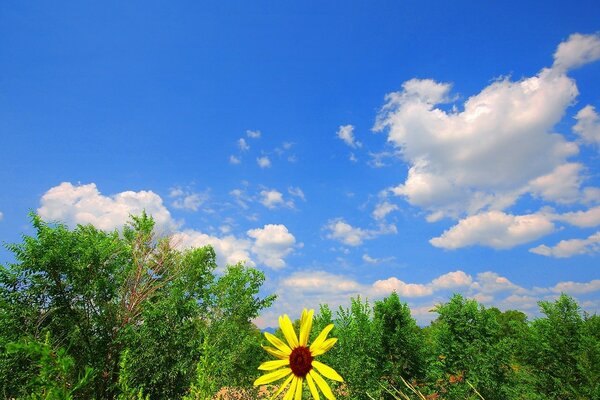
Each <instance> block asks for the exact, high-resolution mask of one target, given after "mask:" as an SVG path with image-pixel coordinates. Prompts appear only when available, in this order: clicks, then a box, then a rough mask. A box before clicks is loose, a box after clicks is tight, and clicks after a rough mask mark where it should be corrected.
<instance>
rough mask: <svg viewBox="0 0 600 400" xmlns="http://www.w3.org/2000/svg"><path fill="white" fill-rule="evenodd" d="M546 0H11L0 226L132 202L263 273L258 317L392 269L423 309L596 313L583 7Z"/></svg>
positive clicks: (116, 217) (5, 14) (593, 62)
mask: <svg viewBox="0 0 600 400" xmlns="http://www.w3.org/2000/svg"><path fill="white" fill-rule="evenodd" d="M551 3H552V4H550V3H548V4H541V3H539V2H533V1H519V2H502V3H494V4H484V3H482V2H474V1H456V2H451V4H450V2H442V1H439V2H438V1H436V2H409V1H381V2H368V3H367V2H354V1H350V2H223V1H219V2H216V1H215V2H177V3H176V4H175V3H173V2H156V1H146V2H129V3H128V4H122V2H103V3H102V4H100V3H98V4H90V3H87V4H84V3H81V2H61V4H58V5H57V4H51V3H47V2H46V3H44V2H17V1H4V2H2V3H1V4H0V182H1V185H2V190H0V213H1V214H0V239H1V240H2V241H4V242H9V243H10V242H16V241H19V240H20V237H21V235H22V234H23V233H25V234H28V233H31V228H30V227H29V223H28V217H27V212H28V211H29V210H35V211H37V212H39V213H40V214H41V215H42V216H43V217H44V218H46V219H49V220H60V221H63V222H65V223H67V224H69V225H70V226H74V225H75V224H77V223H94V224H95V225H97V226H99V227H100V228H102V229H114V228H117V227H119V226H122V224H123V223H124V222H125V221H126V219H127V215H128V214H129V213H137V212H139V211H140V210H142V209H146V210H148V211H149V212H151V213H153V215H154V216H155V218H156V219H157V221H158V226H159V228H160V230H161V232H162V233H164V234H171V235H173V240H174V241H175V242H176V244H177V245H178V246H181V247H189V246H198V245H204V244H212V245H213V246H215V248H216V250H217V253H218V259H219V262H220V263H221V264H222V265H224V264H225V263H227V262H230V263H232V262H237V261H241V260H245V261H246V262H247V263H248V264H249V265H253V266H256V267H257V268H259V269H261V270H262V271H264V272H265V274H266V276H267V281H266V284H265V287H264V292H265V293H272V292H275V293H277V294H278V295H279V300H278V301H277V302H276V304H275V305H274V306H273V307H272V309H270V310H268V311H267V312H265V313H264V315H263V316H262V317H261V318H260V319H259V320H257V323H258V324H259V325H260V326H268V325H274V321H275V318H276V316H277V315H278V314H280V313H282V312H287V313H290V314H292V315H297V314H298V313H299V311H300V310H301V308H302V307H315V306H317V305H318V304H319V303H320V302H327V303H330V304H331V305H333V306H337V305H340V304H341V305H345V304H347V303H348V299H349V297H350V296H355V295H357V294H360V295H361V296H364V297H368V298H369V299H371V300H377V299H380V298H382V297H384V296H385V295H387V294H389V293H390V292H391V291H392V290H396V291H397V292H398V293H399V295H400V297H401V298H402V299H403V300H405V301H407V302H408V303H409V305H410V306H411V307H412V309H413V313H414V315H415V317H416V318H417V319H418V321H419V322H420V323H423V324H425V323H427V322H428V321H429V320H431V319H432V318H434V317H435V314H432V313H430V312H428V310H430V309H431V307H432V306H433V305H434V304H436V303H439V302H443V301H446V300H447V299H448V298H449V296H450V295H451V293H453V292H461V293H464V294H465V295H467V296H469V297H473V298H476V299H478V300H479V301H481V302H482V303H483V304H486V305H489V306H491V305H494V306H498V307H500V308H501V309H509V308H516V309H521V310H523V311H526V312H528V313H529V314H530V315H532V316H534V315H536V310H537V305H536V301H538V300H543V299H553V298H555V297H556V296H557V295H558V294H559V293H560V292H561V291H564V292H566V293H568V294H571V295H572V296H574V297H576V298H577V299H578V300H579V302H580V304H581V305H582V306H583V308H584V309H585V310H587V311H589V312H598V311H600V272H599V270H598V265H599V263H598V261H599V257H600V255H599V253H600V228H599V226H600V176H599V174H600V162H599V159H600V117H599V116H598V113H599V112H600V79H599V77H600V61H598V60H599V59H600V36H599V33H598V32H599V31H600V24H599V23H598V21H600V6H599V5H598V4H597V2H595V1H573V2H569V3H568V4H567V2H551ZM10 259H11V256H10V254H9V253H8V252H7V251H6V250H5V249H3V250H1V251H0V262H6V261H8V260H10Z"/></svg>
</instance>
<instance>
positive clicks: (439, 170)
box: [374, 34, 600, 248]
mask: <svg viewBox="0 0 600 400" xmlns="http://www.w3.org/2000/svg"><path fill="white" fill-rule="evenodd" d="M599 58H600V37H599V36H598V35H580V34H575V35H571V37H570V38H569V40H568V41H566V42H564V43H561V44H560V45H559V47H558V49H557V51H556V53H555V62H554V65H553V67H552V68H545V69H542V70H541V71H540V72H539V73H538V74H537V75H535V76H532V77H529V78H524V79H521V80H519V81H512V80H510V79H509V78H502V79H498V80H496V81H495V82H493V83H491V84H490V85H489V86H487V87H485V88H484V89H483V90H481V91H480V92H479V93H477V94H475V95H474V96H472V97H470V98H468V99H467V100H466V101H465V102H464V105H463V107H462V109H459V108H457V107H456V106H455V107H453V108H452V110H449V111H448V110H447V108H445V107H444V108H442V107H439V105H440V104H443V103H448V102H452V101H454V99H453V98H452V96H451V95H450V89H451V85H450V84H447V83H439V82H435V81H433V80H431V79H424V80H420V79H412V80H409V81H406V82H404V84H403V85H402V90H400V91H398V92H393V93H390V94H388V95H387V96H386V103H385V105H384V106H383V108H382V110H381V111H380V113H379V114H378V116H377V121H376V124H375V126H374V130H375V131H385V132H386V133H387V139H388V142H389V143H391V144H392V145H393V146H394V147H395V148H396V149H398V154H399V156H400V158H402V160H403V161H405V162H406V163H407V164H408V165H409V171H408V175H407V178H406V179H405V181H404V182H403V183H401V184H400V185H397V186H395V187H392V188H390V189H389V192H390V193H392V194H395V195H397V196H402V197H404V198H405V199H406V200H407V201H408V202H409V203H410V204H412V205H414V206H417V207H420V208H422V209H424V210H426V211H428V212H429V216H428V218H427V219H428V221H437V220H439V219H441V218H444V217H451V218H464V217H465V216H466V217H467V219H463V220H462V221H460V222H459V224H458V225H457V226H456V227H454V228H452V229H451V230H450V231H448V232H446V233H445V234H444V235H442V237H441V238H435V239H433V240H432V243H435V244H438V245H440V246H442V247H447V248H456V247H461V246H463V245H464V244H463V243H470V244H480V245H486V246H487V245H491V246H492V247H496V248H506V247H511V246H513V245H515V244H519V243H524V242H526V241H529V240H533V239H534V238H537V237H539V235H541V234H544V233H548V232H551V231H552V226H551V224H549V223H547V222H544V221H543V219H541V218H540V217H532V216H531V215H529V216H522V218H521V217H519V216H507V215H501V214H490V213H489V212H492V211H502V210H505V209H507V208H508V207H511V206H512V205H514V204H515V203H516V202H517V200H518V199H519V198H520V197H521V196H523V195H527V194H531V195H534V196H537V197H540V198H542V199H543V200H545V201H551V202H555V203H561V204H565V203H577V202H582V203H583V202H586V201H593V199H595V198H597V197H598V196H597V195H598V193H597V191H598V190H597V188H590V187H586V188H582V185H583V183H584V181H585V177H584V176H583V173H584V172H585V167H584V166H583V165H582V164H580V163H574V162H570V161H569V158H570V157H572V156H574V155H576V154H578V151H579V148H578V145H577V144H576V143H574V142H569V141H567V140H566V139H565V137H564V136H563V135H560V134H558V133H556V132H555V131H554V128H555V126H556V125H557V124H558V123H559V122H560V121H561V120H562V118H563V116H564V115H565V112H566V110H567V108H568V107H569V106H570V105H572V104H573V102H574V100H575V98H576V97H577V95H578V89H577V86H576V84H575V81H574V80H573V79H571V78H570V77H568V76H567V75H566V73H567V71H568V70H569V69H571V68H574V67H577V66H580V65H583V64H585V63H588V62H592V61H595V60H597V59H599ZM577 120H578V123H577V125H576V128H574V129H575V131H576V132H578V133H579V134H580V135H581V136H582V137H585V138H586V139H585V140H586V141H587V142H591V141H595V140H596V137H599V136H598V134H597V130H598V126H599V125H600V124H599V123H598V116H597V114H596V113H595V111H594V110H593V108H592V107H591V106H588V107H586V108H584V109H583V110H581V111H580V113H579V114H578V117H577ZM540 154H543V155H544V156H543V157H540V156H539V155H540ZM471 217H475V218H474V219H470V218H471ZM494 220H495V221H494ZM500 220H502V221H504V222H502V221H500ZM511 220H512V221H511ZM529 223H531V224H530V225H528V226H527V227H525V225H526V224H529ZM482 224H483V225H485V226H487V227H489V228H492V227H494V226H495V227H496V228H497V231H496V232H497V233H498V234H499V235H500V236H499V237H496V238H494V237H492V236H493V234H494V232H492V231H491V230H490V229H483V227H482V226H480V227H479V228H481V229H483V233H484V234H485V237H484V238H483V239H482V240H478V239H476V238H475V237H472V235H469V234H468V232H467V229H466V228H469V229H468V230H469V231H470V230H472V229H473V228H475V227H476V226H475V225H482ZM468 225H469V226H468ZM514 229H517V232H513V230H514ZM463 236H464V237H463Z"/></svg>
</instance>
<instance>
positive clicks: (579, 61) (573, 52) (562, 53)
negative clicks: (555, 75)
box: [553, 33, 600, 71]
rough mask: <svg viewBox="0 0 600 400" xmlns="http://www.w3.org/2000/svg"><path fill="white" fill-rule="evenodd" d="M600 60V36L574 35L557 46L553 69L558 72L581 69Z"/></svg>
mask: <svg viewBox="0 0 600 400" xmlns="http://www.w3.org/2000/svg"><path fill="white" fill-rule="evenodd" d="M598 59H600V35H598V34H594V35H582V34H580V33H574V34H572V35H571V36H569V39H567V41H566V42H562V43H561V44H559V45H558V49H557V50H556V53H554V66H553V68H555V69H557V70H559V71H566V70H569V69H573V68H577V67H581V66H582V65H585V64H588V63H590V62H593V61H596V60H598Z"/></svg>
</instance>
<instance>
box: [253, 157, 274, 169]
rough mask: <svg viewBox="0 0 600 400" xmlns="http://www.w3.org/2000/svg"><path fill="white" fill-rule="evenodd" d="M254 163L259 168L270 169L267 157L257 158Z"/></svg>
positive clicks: (269, 161)
mask: <svg viewBox="0 0 600 400" xmlns="http://www.w3.org/2000/svg"><path fill="white" fill-rule="evenodd" d="M256 163H257V164H258V166H259V167H261V168H271V160H269V157H267V156H263V157H258V158H257V159H256Z"/></svg>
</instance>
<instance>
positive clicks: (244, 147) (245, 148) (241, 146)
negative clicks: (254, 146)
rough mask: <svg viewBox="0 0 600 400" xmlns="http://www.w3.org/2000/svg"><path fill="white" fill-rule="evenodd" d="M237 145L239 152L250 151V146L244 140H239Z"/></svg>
mask: <svg viewBox="0 0 600 400" xmlns="http://www.w3.org/2000/svg"><path fill="white" fill-rule="evenodd" d="M237 145H238V147H239V149H240V150H241V151H248V150H250V145H249V144H248V142H246V139H244V138H239V139H238V141H237Z"/></svg>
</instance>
